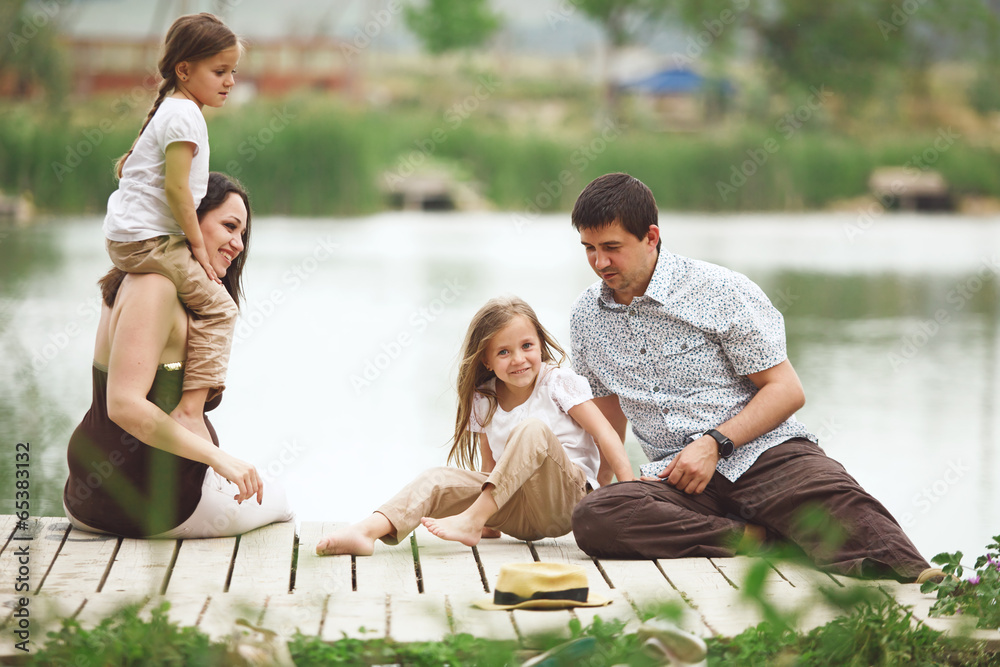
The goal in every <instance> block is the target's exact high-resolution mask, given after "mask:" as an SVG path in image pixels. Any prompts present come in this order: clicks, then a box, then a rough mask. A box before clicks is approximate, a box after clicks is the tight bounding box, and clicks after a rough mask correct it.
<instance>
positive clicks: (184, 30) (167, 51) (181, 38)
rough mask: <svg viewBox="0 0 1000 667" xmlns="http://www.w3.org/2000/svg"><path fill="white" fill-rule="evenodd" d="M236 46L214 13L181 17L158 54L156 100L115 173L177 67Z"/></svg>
mask: <svg viewBox="0 0 1000 667" xmlns="http://www.w3.org/2000/svg"><path fill="white" fill-rule="evenodd" d="M234 46H239V47H240V50H242V49H243V43H242V42H241V41H240V40H239V38H238V37H237V36H236V35H235V34H234V33H233V31H232V30H230V29H229V28H227V27H226V25H225V24H224V23H223V22H222V21H220V20H219V18H218V17H216V16H215V15H214V14H209V13H208V12H202V13H201V14H188V15H186V16H182V17H180V18H179V19H177V20H176V21H174V23H173V25H171V26H170V29H169V30H167V36H166V38H165V39H164V41H163V55H162V56H161V57H160V63H159V66H158V68H159V72H160V76H161V77H163V81H162V82H160V88H159V90H158V91H157V94H156V101H155V102H153V106H152V107H150V109H149V113H148V114H146V120H145V121H144V122H143V124H142V127H141V128H140V129H139V134H138V135H136V137H135V141H133V142H132V147H131V148H129V149H128V152H127V153H125V155H122V156H121V157H120V158H118V162H117V163H116V164H115V175H117V176H118V178H121V177H122V170H123V169H124V168H125V160H127V159H128V156H129V155H131V154H132V151H134V150H135V145H136V143H138V141H139V137H140V136H142V132H143V130H145V129H146V126H147V125H149V121H150V120H152V118H153V114H155V113H156V110H157V109H159V108H160V104H162V103H163V100H164V99H166V97H167V95H169V94H170V93H172V92H173V91H174V90H176V89H177V66H178V65H179V64H181V63H182V62H191V63H195V62H198V61H199V60H204V59H205V58H211V57H212V56H214V55H215V54H217V53H222V52H223V51H225V50H226V49H231V48H233V47H234Z"/></svg>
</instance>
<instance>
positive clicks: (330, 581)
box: [292, 521, 353, 595]
mask: <svg viewBox="0 0 1000 667" xmlns="http://www.w3.org/2000/svg"><path fill="white" fill-rule="evenodd" d="M342 525H344V524H343V523H337V522H332V521H328V522H303V523H302V525H301V526H299V557H298V565H297V566H296V568H295V589H294V590H293V591H292V592H293V593H294V594H295V595H301V594H305V595H315V594H320V593H322V594H324V595H329V594H332V593H350V592H351V589H352V583H351V581H352V577H353V574H352V572H351V569H352V566H351V557H350V556H318V555H316V543H317V542H319V541H320V539H321V538H322V537H324V536H326V535H328V534H330V533H331V532H333V529H334V528H336V527H337V526H342Z"/></svg>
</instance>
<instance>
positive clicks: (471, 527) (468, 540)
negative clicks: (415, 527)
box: [420, 514, 483, 547]
mask: <svg viewBox="0 0 1000 667" xmlns="http://www.w3.org/2000/svg"><path fill="white" fill-rule="evenodd" d="M420 523H422V524H424V526H425V527H426V528H427V530H429V531H431V533H433V534H435V535H437V536H438V537H440V538H441V539H442V540H450V541H452V542H461V543H462V544H464V545H465V546H467V547H474V546H476V545H477V544H479V540H480V538H482V536H483V525H482V524H479V523H476V522H475V521H472V520H471V519H469V518H468V517H466V516H464V515H462V514H456V515H455V516H449V517H445V518H443V519H432V518H431V517H429V516H425V517H424V518H422V519H420Z"/></svg>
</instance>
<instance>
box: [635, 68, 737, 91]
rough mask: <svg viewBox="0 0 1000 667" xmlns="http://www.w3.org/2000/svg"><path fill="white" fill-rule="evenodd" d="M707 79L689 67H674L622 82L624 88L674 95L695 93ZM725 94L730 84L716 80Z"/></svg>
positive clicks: (730, 88)
mask: <svg viewBox="0 0 1000 667" xmlns="http://www.w3.org/2000/svg"><path fill="white" fill-rule="evenodd" d="M706 83H707V81H706V79H705V77H703V76H702V75H700V74H698V73H697V72H694V71H692V70H690V69H686V68H683V67H675V68H671V69H665V70H661V71H659V72H657V73H655V74H651V75H650V76H647V77H645V78H643V79H638V80H636V81H631V82H629V83H624V84H622V86H621V87H622V88H624V89H625V90H630V91H635V92H641V93H649V94H652V95H676V94H679V93H695V92H698V91H699V90H701V89H702V88H703V87H704V86H705V85H706ZM716 85H721V91H722V92H723V93H725V94H729V93H731V92H732V84H730V83H729V82H728V81H724V80H723V81H716Z"/></svg>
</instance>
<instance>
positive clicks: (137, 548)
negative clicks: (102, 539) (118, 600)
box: [101, 539, 177, 596]
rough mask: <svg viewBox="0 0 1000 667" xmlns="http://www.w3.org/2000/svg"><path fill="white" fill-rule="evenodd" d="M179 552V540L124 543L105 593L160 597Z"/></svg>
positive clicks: (127, 540)
mask: <svg viewBox="0 0 1000 667" xmlns="http://www.w3.org/2000/svg"><path fill="white" fill-rule="evenodd" d="M176 548H177V541H176V540H132V539H123V540H122V544H121V546H120V547H119V548H118V554H117V555H116V556H115V560H114V562H113V563H112V564H111V571H110V572H109V573H108V579H107V581H106V582H105V583H104V586H103V587H102V588H101V592H102V593H109V594H112V593H134V594H144V595H147V596H153V595H156V594H158V593H160V592H161V591H162V590H163V583H164V581H165V580H166V577H167V570H168V568H169V567H170V561H171V560H173V557H174V550H175V549H176Z"/></svg>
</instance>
